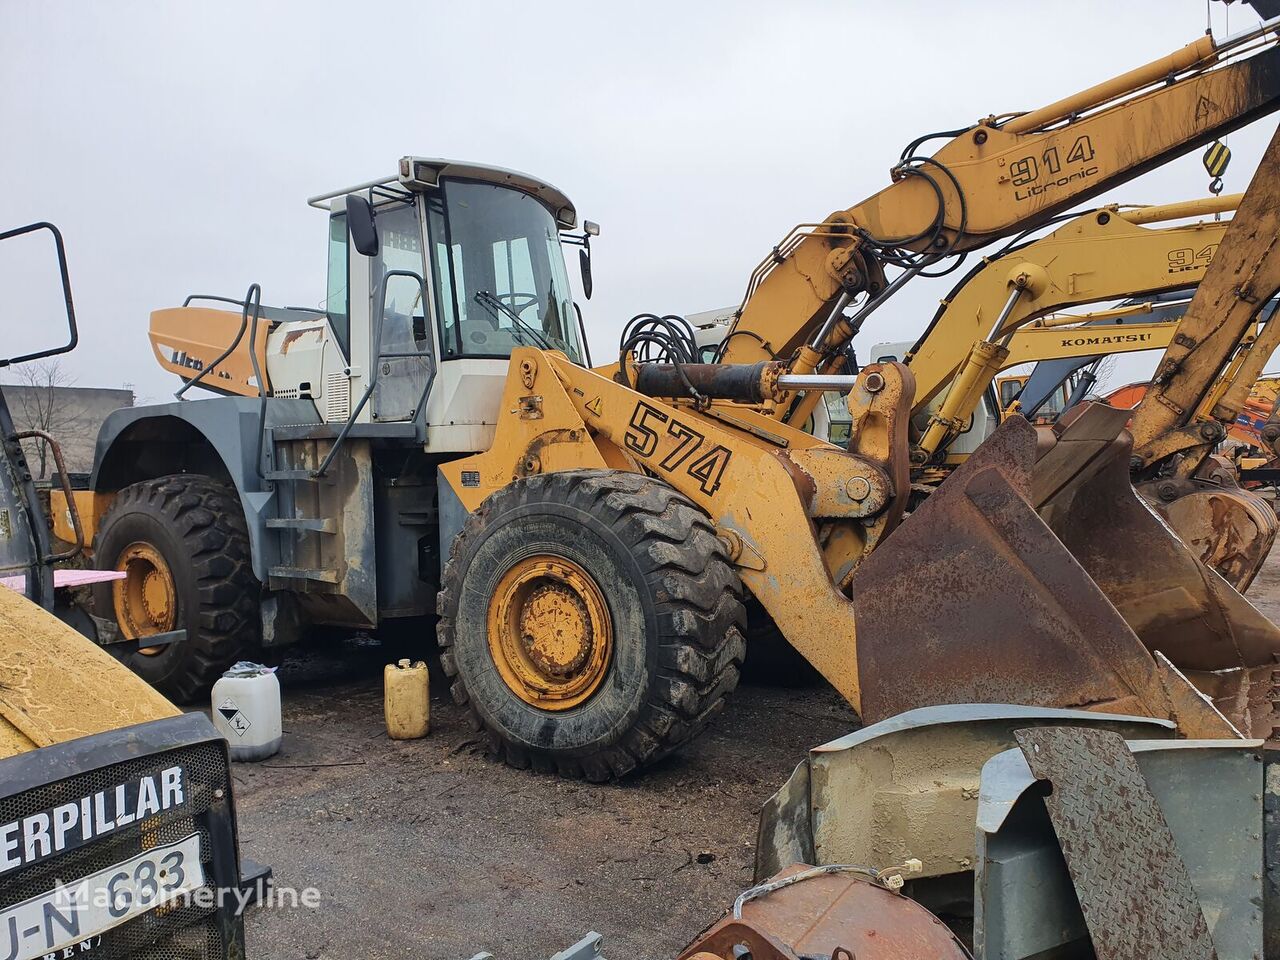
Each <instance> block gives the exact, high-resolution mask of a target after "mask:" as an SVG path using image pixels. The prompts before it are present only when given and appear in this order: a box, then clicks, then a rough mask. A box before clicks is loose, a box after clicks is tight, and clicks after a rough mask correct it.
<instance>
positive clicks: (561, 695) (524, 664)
mask: <svg viewBox="0 0 1280 960" xmlns="http://www.w3.org/2000/svg"><path fill="white" fill-rule="evenodd" d="M488 631H489V651H490V653H491V655H492V657H493V661H494V665H495V666H496V667H497V669H498V674H499V675H500V676H501V677H502V679H503V681H504V682H505V683H506V684H507V686H508V687H509V688H510V689H511V690H512V692H513V693H515V694H516V695H517V696H518V697H520V699H522V700H524V701H525V702H526V703H528V704H531V705H533V706H537V707H541V708H542V709H545V710H567V709H568V708H570V707H573V706H577V705H578V704H580V703H582V702H583V701H584V700H586V699H587V698H588V697H590V696H591V695H592V694H593V693H595V691H596V690H597V689H598V688H599V686H600V683H601V681H603V679H604V676H605V674H606V673H607V672H608V667H609V661H610V658H611V655H612V652H613V627H612V622H611V619H610V616H609V608H608V605H607V604H606V603H605V599H604V594H603V593H601V591H600V588H599V587H598V586H597V585H596V582H595V581H594V580H593V579H592V578H591V576H590V575H589V574H588V573H587V572H586V570H584V569H583V568H582V567H581V566H579V565H578V564H576V563H574V562H573V561H571V560H566V559H565V558H563V557H556V556H552V555H550V554H538V555H536V556H533V557H527V558H525V559H523V560H520V561H518V562H517V563H515V564H514V565H513V566H512V567H511V568H510V569H509V570H507V572H506V573H505V574H503V576H502V579H501V580H500V581H499V582H498V587H497V589H496V590H495V591H494V593H493V596H492V597H491V599H490V603H489V615H488Z"/></svg>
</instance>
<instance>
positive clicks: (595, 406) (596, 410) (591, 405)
mask: <svg viewBox="0 0 1280 960" xmlns="http://www.w3.org/2000/svg"><path fill="white" fill-rule="evenodd" d="M587 410H588V411H589V412H590V413H592V414H594V415H595V416H597V417H598V416H600V398H599V397H596V398H595V399H594V400H591V401H588V403H587Z"/></svg>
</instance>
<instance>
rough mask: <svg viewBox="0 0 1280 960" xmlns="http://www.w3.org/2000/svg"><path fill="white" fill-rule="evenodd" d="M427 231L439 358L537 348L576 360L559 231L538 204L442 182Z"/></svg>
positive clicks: (497, 189) (485, 186) (485, 187)
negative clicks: (435, 304)
mask: <svg viewBox="0 0 1280 960" xmlns="http://www.w3.org/2000/svg"><path fill="white" fill-rule="evenodd" d="M427 229H428V232H429V234H430V242H431V251H432V254H431V262H432V267H433V268H434V269H433V271H432V274H433V279H434V283H435V287H436V291H435V294H436V298H437V301H438V303H439V315H440V325H441V331H440V339H441V349H442V352H443V357H442V359H446V360H447V359H450V358H456V357H503V358H505V357H509V356H510V355H511V351H512V350H513V349H514V348H516V347H519V346H536V347H542V348H544V349H552V350H561V351H563V352H564V353H565V354H566V355H568V356H569V358H570V359H572V360H573V361H574V362H575V363H581V362H582V347H581V344H580V342H579V337H578V327H577V323H576V322H575V314H574V310H573V300H572V298H571V296H570V293H569V278H568V274H567V272H566V271H565V267H564V254H563V252H562V250H561V247H560V234H559V230H558V229H557V227H556V223H555V219H554V218H553V217H552V215H551V213H550V211H548V210H547V208H546V207H544V206H543V205H542V203H541V202H539V201H538V200H537V199H535V198H534V197H532V196H530V195H529V194H526V193H523V192H521V191H519V190H512V189H509V188H507V187H502V186H498V185H496V184H492V183H480V182H476V181H471V180H452V179H445V180H444V181H443V201H442V202H439V203H432V204H431V205H430V207H429V208H428V217H427Z"/></svg>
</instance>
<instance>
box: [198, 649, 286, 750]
mask: <svg viewBox="0 0 1280 960" xmlns="http://www.w3.org/2000/svg"><path fill="white" fill-rule="evenodd" d="M212 701H213V725H214V727H215V728H216V729H217V731H218V732H219V733H220V734H222V736H223V737H225V738H226V741H227V743H229V744H230V745H231V759H232V760H265V759H267V757H271V756H274V755H275V754H276V753H277V752H278V751H279V750H280V741H281V739H282V738H283V736H284V734H283V731H282V730H281V727H280V681H279V680H277V679H276V672H275V669H274V668H272V667H264V666H263V665H262V664H260V663H249V662H248V661H241V662H240V663H237V664H236V665H235V666H233V667H232V668H231V669H230V670H228V671H227V672H226V673H224V674H223V675H222V678H221V679H220V680H219V681H218V682H217V683H215V684H214V685H213V696H212Z"/></svg>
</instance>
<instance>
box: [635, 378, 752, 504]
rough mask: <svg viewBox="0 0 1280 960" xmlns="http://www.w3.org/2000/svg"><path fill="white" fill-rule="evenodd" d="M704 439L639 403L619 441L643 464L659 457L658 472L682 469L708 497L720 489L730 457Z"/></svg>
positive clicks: (694, 431) (717, 445)
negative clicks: (696, 482) (644, 461)
mask: <svg viewBox="0 0 1280 960" xmlns="http://www.w3.org/2000/svg"><path fill="white" fill-rule="evenodd" d="M664 425H665V429H663V427H664ZM706 439H707V438H706V437H705V436H704V435H703V434H701V433H699V432H698V431H697V430H695V429H693V427H691V426H689V425H688V424H686V423H681V422H680V421H679V420H677V419H676V418H675V417H672V416H668V415H667V414H666V413H663V412H662V411H661V410H659V409H658V408H657V407H651V406H649V404H647V403H645V402H644V401H643V400H642V401H640V402H639V403H637V404H636V408H635V410H633V411H632V412H631V423H630V425H629V426H628V427H627V433H626V436H625V437H624V438H623V440H624V442H625V443H626V447H627V449H628V450H630V451H631V452H632V453H634V454H635V455H636V456H638V457H642V458H643V459H645V460H649V459H650V458H652V457H655V456H657V455H658V454H659V453H660V454H662V459H660V460H659V461H658V464H657V466H658V468H659V469H660V470H665V471H666V472H668V473H672V472H674V471H676V470H679V469H680V468H681V467H683V468H684V472H685V473H687V474H688V475H689V476H691V477H693V479H695V480H697V481H698V486H699V487H700V488H701V490H702V492H703V493H705V494H706V495H707V496H711V495H713V494H714V493H715V492H716V491H717V490H718V489H720V479H721V477H723V476H724V469H725V467H727V466H728V465H729V458H730V457H731V456H732V455H731V454H730V453H729V450H728V448H727V447H724V446H721V445H720V444H718V443H717V444H715V445H714V446H711V445H709V444H707V443H706ZM672 441H674V442H672ZM708 447H709V449H708Z"/></svg>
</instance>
